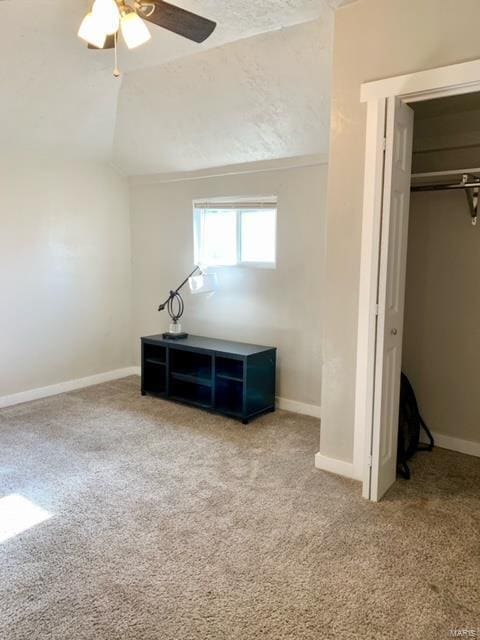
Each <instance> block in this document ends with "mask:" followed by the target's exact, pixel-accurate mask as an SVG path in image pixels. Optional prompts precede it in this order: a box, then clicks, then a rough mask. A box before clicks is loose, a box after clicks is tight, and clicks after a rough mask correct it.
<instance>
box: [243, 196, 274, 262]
mask: <svg viewBox="0 0 480 640" xmlns="http://www.w3.org/2000/svg"><path fill="white" fill-rule="evenodd" d="M275 222H276V211H275V209H258V210H255V211H242V212H241V251H240V260H241V262H266V263H274V262H275V226H276V225H275Z"/></svg>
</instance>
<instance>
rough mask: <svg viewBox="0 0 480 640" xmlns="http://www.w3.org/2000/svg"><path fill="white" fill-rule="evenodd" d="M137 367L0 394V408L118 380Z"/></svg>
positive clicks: (131, 372) (134, 372)
mask: <svg viewBox="0 0 480 640" xmlns="http://www.w3.org/2000/svg"><path fill="white" fill-rule="evenodd" d="M137 369H138V367H126V368H125V369H115V370H114V371H105V373H97V374H95V375H93V376H88V377H87V378H78V379H77V380H68V381H66V382H59V383H58V384H52V385H49V386H48V387H40V388H37V389H29V390H28V391H21V392H20V393H13V394H11V395H8V396H0V409H2V408H4V407H11V406H13V405H16V404H21V403H22V402H30V401H31V400H38V399H39V398H48V397H49V396H56V395H58V394H59V393H66V392H67V391H75V390H76V389H83V388H84V387H91V386H93V385H95V384H101V383H102V382H110V381H111V380H119V379H120V378H126V377H127V376H132V375H135V374H136V373H137Z"/></svg>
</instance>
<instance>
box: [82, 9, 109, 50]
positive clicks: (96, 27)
mask: <svg viewBox="0 0 480 640" xmlns="http://www.w3.org/2000/svg"><path fill="white" fill-rule="evenodd" d="M78 37H79V38H82V40H85V42H88V44H91V45H93V46H94V47H98V48H99V49H102V48H103V45H104V44H105V40H106V39H107V34H106V31H105V29H103V28H102V25H101V24H100V22H99V21H98V20H97V18H96V17H95V16H94V15H93V13H87V15H86V16H85V18H84V19H83V21H82V24H81V25H80V29H79V30H78Z"/></svg>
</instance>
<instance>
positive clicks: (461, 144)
mask: <svg viewBox="0 0 480 640" xmlns="http://www.w3.org/2000/svg"><path fill="white" fill-rule="evenodd" d="M411 106H412V108H413V109H414V111H415V120H414V123H415V124H414V145H413V166H412V190H411V200H410V216H409V233H408V253H407V279H406V293H405V321H404V334H403V356H402V369H403V371H404V372H405V373H406V374H407V376H408V378H409V379H410V381H411V383H412V385H413V388H414V390H415V393H416V395H417V400H418V403H419V406H420V410H421V413H422V415H423V417H424V419H425V421H426V423H427V424H428V425H429V427H430V429H431V431H432V432H433V434H434V436H435V440H436V444H437V446H439V447H443V448H446V449H452V450H456V451H460V452H463V453H468V454H470V455H476V456H480V221H479V222H478V224H477V209H478V200H479V194H480V94H466V95H460V96H453V97H448V98H441V99H436V100H431V101H427V102H418V103H414V104H412V105H411Z"/></svg>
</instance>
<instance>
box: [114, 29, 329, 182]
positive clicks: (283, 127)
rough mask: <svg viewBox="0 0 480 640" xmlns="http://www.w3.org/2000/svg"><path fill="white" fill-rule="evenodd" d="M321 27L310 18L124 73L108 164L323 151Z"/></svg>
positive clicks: (235, 159) (225, 160)
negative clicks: (156, 65) (157, 64)
mask: <svg viewBox="0 0 480 640" xmlns="http://www.w3.org/2000/svg"><path fill="white" fill-rule="evenodd" d="M324 28H325V23H324V22H323V21H322V22H319V21H315V22H309V23H306V24H302V25H298V26H295V27H290V28H289V29H284V30H282V31H277V32H274V33H269V34H264V35H260V36H255V37H253V38H248V39H245V40H240V41H239V42H234V43H231V44H228V45H225V46H223V47H220V48H218V49H213V50H210V51H205V52H203V53H199V54H197V55H195V56H189V57H188V58H183V59H182V60H175V61H174V62H169V63H166V64H164V65H162V66H159V67H155V68H151V69H145V70H143V71H137V72H135V73H133V74H127V76H126V77H125V78H124V84H123V87H122V91H121V93H120V99H119V106H118V114H117V130H116V135H115V149H114V162H115V164H116V165H117V166H119V167H121V168H122V170H124V171H125V172H126V173H128V174H131V175H132V174H145V173H163V172H177V171H189V170H196V169H204V168H207V167H218V166H225V165H229V164H237V163H242V162H251V161H258V160H270V159H274V158H283V157H287V156H297V155H307V154H317V153H326V152H327V151H328V131H329V78H330V47H324V48H322V46H321V45H320V43H321V42H322V40H324V37H326V36H325V34H324V33H323V31H324Z"/></svg>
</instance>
